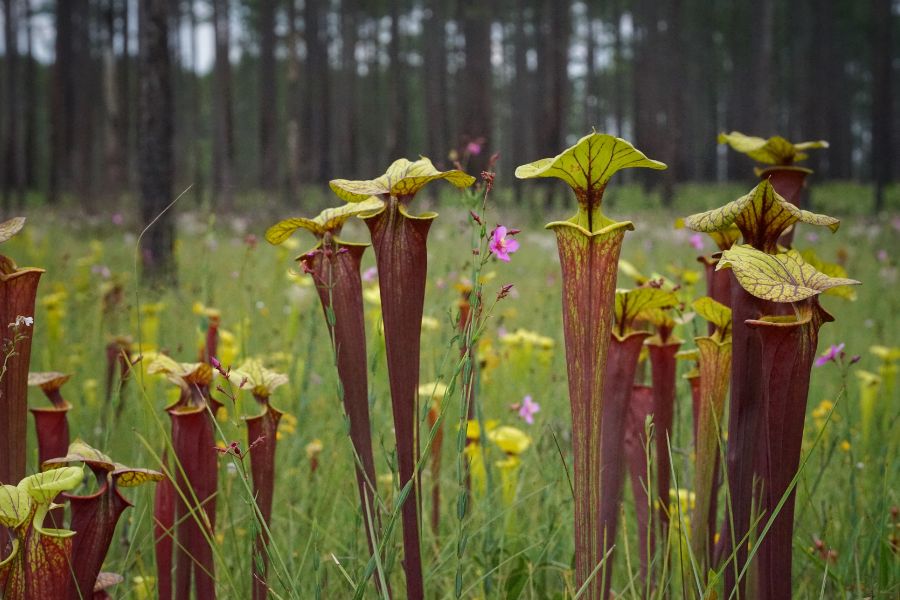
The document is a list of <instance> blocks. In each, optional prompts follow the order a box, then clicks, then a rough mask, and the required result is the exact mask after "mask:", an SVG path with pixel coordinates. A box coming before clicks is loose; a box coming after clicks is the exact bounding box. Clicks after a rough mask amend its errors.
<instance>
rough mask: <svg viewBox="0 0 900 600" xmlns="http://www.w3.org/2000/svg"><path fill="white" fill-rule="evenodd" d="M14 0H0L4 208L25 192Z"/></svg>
mask: <svg viewBox="0 0 900 600" xmlns="http://www.w3.org/2000/svg"><path fill="white" fill-rule="evenodd" d="M14 3H15V2H14V0H5V1H4V3H3V34H4V35H3V39H4V40H5V41H6V48H5V50H6V53H5V56H4V58H5V61H4V62H5V63H6V74H5V75H6V85H5V88H6V89H5V90H4V91H5V93H6V101H5V104H6V107H5V110H4V115H3V116H4V119H5V120H6V126H5V128H4V129H5V130H6V140H5V142H6V143H5V144H4V148H3V170H4V177H3V181H4V190H3V204H4V207H5V208H6V209H7V212H8V211H9V210H10V208H11V204H12V200H13V197H15V198H16V200H17V203H18V204H19V205H20V206H21V205H22V204H23V200H24V194H25V177H24V169H23V166H24V165H23V164H22V145H21V134H20V120H21V115H20V105H19V102H20V100H21V96H20V94H19V49H18V39H19V31H18V14H17V11H16V7H15V6H14Z"/></svg>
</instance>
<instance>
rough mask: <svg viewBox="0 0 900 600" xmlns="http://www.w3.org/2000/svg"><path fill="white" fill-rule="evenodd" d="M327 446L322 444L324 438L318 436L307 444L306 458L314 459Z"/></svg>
mask: <svg viewBox="0 0 900 600" xmlns="http://www.w3.org/2000/svg"><path fill="white" fill-rule="evenodd" d="M324 448H325V446H324V445H323V444H322V440H320V439H318V438H316V439H314V440H313V441H311V442H310V443H308V444H307V445H306V458H308V459H310V460H312V459H313V458H315V457H317V456H318V455H319V454H321V453H322V450H323V449H324Z"/></svg>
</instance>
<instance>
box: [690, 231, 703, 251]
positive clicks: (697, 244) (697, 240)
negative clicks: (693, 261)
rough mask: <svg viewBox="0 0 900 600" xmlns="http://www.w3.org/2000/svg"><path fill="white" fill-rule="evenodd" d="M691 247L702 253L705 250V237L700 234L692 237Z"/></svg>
mask: <svg viewBox="0 0 900 600" xmlns="http://www.w3.org/2000/svg"><path fill="white" fill-rule="evenodd" d="M690 242H691V246H693V247H694V250H697V251H700V250H703V245H704V244H703V236H702V235H700V234H699V233H695V234H694V235H692V236H691V237H690Z"/></svg>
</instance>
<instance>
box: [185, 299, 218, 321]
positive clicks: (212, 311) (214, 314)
mask: <svg viewBox="0 0 900 600" xmlns="http://www.w3.org/2000/svg"><path fill="white" fill-rule="evenodd" d="M191 311H192V312H193V313H194V314H195V315H198V316H201V317H206V318H209V319H218V318H220V317H221V316H222V311H220V310H219V309H218V308H213V307H211V306H205V305H204V304H203V303H202V302H194V304H193V306H192V307H191Z"/></svg>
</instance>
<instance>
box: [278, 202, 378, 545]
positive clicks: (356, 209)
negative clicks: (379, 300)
mask: <svg viewBox="0 0 900 600" xmlns="http://www.w3.org/2000/svg"><path fill="white" fill-rule="evenodd" d="M381 205H382V203H381V201H380V200H378V199H377V198H369V199H367V200H364V201H362V202H358V203H355V204H346V205H344V206H340V207H337V208H327V209H325V210H324V211H322V212H321V213H320V214H319V215H318V216H316V217H315V218H312V219H306V218H292V219H286V220H284V221H281V222H280V223H277V224H275V225H273V226H272V227H270V228H269V230H268V231H267V232H266V239H267V240H268V241H269V243H272V244H280V243H282V242H283V241H285V240H286V239H287V238H288V237H290V236H291V235H292V234H293V233H294V232H295V231H297V230H298V229H305V230H307V231H309V232H310V233H312V234H313V235H314V236H315V238H316V240H317V243H316V245H315V246H314V247H313V249H312V250H310V251H308V252H306V253H304V254H302V255H300V256H299V257H298V258H297V260H298V261H300V263H301V265H302V266H303V270H304V271H306V272H307V273H309V274H310V275H311V276H312V278H313V280H314V281H315V285H316V290H317V291H318V293H319V300H320V301H321V304H322V311H323V312H324V314H325V321H326V323H327V325H328V330H329V332H330V334H331V336H332V341H333V343H334V353H335V360H336V363H337V371H338V378H339V379H340V382H341V395H342V401H343V403H344V411H345V412H346V413H347V419H348V421H349V422H350V441H351V443H352V444H353V450H354V453H355V455H356V457H357V458H358V463H357V466H356V483H357V487H358V489H359V498H360V506H361V514H362V520H363V523H364V524H365V529H366V539H367V541H368V545H369V551H370V552H373V551H374V550H375V547H376V543H375V533H376V532H375V530H374V527H373V526H374V525H375V524H376V523H377V522H378V518H377V515H376V510H375V509H376V506H375V498H376V487H375V480H376V478H375V459H374V455H373V453H372V426H371V421H370V418H369V384H368V375H367V366H366V324H365V317H364V315H363V299H362V280H361V278H360V274H359V269H360V261H361V260H362V256H363V252H365V249H366V247H367V246H368V244H358V243H352V242H348V241H345V240H343V239H342V238H341V237H340V235H341V229H342V228H343V226H344V224H345V223H346V222H347V220H348V219H350V218H352V217H354V216H355V215H358V214H361V213H364V212H367V211H372V210H378V209H379V208H381Z"/></svg>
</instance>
